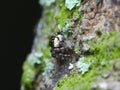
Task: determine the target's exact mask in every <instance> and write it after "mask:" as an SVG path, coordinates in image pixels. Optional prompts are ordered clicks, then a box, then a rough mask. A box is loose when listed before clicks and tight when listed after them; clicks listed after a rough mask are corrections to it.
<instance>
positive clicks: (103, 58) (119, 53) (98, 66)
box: [55, 32, 120, 90]
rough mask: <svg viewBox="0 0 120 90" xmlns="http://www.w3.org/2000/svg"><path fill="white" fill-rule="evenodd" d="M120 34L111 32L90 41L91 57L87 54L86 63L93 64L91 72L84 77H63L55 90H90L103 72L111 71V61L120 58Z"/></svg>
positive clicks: (75, 75) (80, 75)
mask: <svg viewBox="0 0 120 90" xmlns="http://www.w3.org/2000/svg"><path fill="white" fill-rule="evenodd" d="M119 37H120V33H116V32H110V33H109V34H103V35H101V37H100V38H98V39H95V40H92V41H88V44H89V45H90V52H91V55H88V54H85V62H89V61H90V62H91V66H90V70H89V71H88V72H87V73H85V74H84V75H82V74H81V73H73V74H71V75H70V76H69V77H63V79H61V80H60V81H59V82H58V84H57V86H56V88H55V90H66V89H69V90H90V86H91V83H92V82H93V81H94V80H95V78H96V77H97V76H98V75H101V74H102V73H103V70H107V69H109V68H110V67H111V66H112V65H111V64H110V63H109V61H110V60H113V61H114V60H116V59H117V58H119V57H120V38H119Z"/></svg>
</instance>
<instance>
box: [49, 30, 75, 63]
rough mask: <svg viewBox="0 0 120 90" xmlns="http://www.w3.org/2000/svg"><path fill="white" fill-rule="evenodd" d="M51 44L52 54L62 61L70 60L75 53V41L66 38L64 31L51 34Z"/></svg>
mask: <svg viewBox="0 0 120 90" xmlns="http://www.w3.org/2000/svg"><path fill="white" fill-rule="evenodd" d="M49 45H50V46H51V55H52V56H53V57H54V58H56V59H57V60H60V61H63V60H64V61H65V60H68V59H69V58H71V57H72V54H73V53H74V43H73V42H72V41H71V40H68V39H67V38H65V36H64V35H63V34H62V31H59V32H58V33H57V34H56V35H55V36H51V38H50V42H49Z"/></svg>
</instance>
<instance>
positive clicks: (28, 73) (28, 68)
mask: <svg viewBox="0 0 120 90" xmlns="http://www.w3.org/2000/svg"><path fill="white" fill-rule="evenodd" d="M23 71H24V72H23V74H22V85H24V86H25V87H26V88H32V82H33V81H34V78H35V73H36V70H35V69H34V68H33V66H32V65H31V64H30V63H29V62H28V61H25V62H24V65H23Z"/></svg>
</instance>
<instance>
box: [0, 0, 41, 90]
mask: <svg viewBox="0 0 120 90" xmlns="http://www.w3.org/2000/svg"><path fill="white" fill-rule="evenodd" d="M2 8H3V12H2V13H0V14H1V15H2V16H1V18H2V19H1V21H2V25H0V26H2V29H0V30H1V33H0V34H1V35H0V36H1V38H2V41H1V42H2V43H1V49H0V51H1V56H2V57H1V61H2V62H1V64H2V65H0V66H1V68H2V72H1V71H0V72H1V73H0V74H1V75H2V76H1V80H2V81H0V82H1V85H0V86H3V90H20V80H21V74H22V64H23V62H24V60H25V58H26V56H27V54H29V53H30V51H31V47H32V44H33V39H34V36H35V33H34V30H35V26H36V24H37V23H38V20H39V19H40V17H41V14H42V7H41V6H40V5H39V3H38V0H14V1H11V0H9V1H5V2H4V5H3V7H2ZM1 88H2V87H1Z"/></svg>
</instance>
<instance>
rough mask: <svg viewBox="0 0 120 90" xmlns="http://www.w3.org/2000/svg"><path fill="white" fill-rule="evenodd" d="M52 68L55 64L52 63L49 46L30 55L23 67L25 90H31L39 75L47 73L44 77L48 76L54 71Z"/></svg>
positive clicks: (22, 80)
mask: <svg viewBox="0 0 120 90" xmlns="http://www.w3.org/2000/svg"><path fill="white" fill-rule="evenodd" d="M48 67H49V68H48ZM52 67H53V64H52V63H51V62H50V51H49V47H48V46H45V47H44V48H41V49H39V50H38V51H37V52H35V53H32V54H30V55H29V56H28V57H27V60H26V61H25V62H24V65H23V74H22V79H21V83H22V85H23V86H24V87H25V88H28V89H31V88H32V87H33V86H32V85H33V81H34V80H35V76H36V75H37V73H38V72H39V73H41V74H42V73H44V72H45V74H44V76H46V74H48V73H49V72H50V71H51V70H52ZM46 72H47V73H46ZM44 76H43V78H44Z"/></svg>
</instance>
